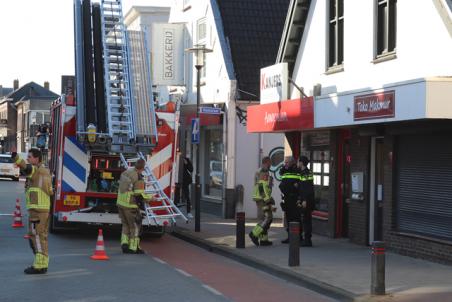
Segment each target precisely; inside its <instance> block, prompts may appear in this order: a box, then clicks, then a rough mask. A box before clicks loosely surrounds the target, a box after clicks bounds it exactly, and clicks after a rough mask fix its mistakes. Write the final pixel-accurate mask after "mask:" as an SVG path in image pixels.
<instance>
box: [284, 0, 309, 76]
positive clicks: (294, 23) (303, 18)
mask: <svg viewBox="0 0 452 302" xmlns="http://www.w3.org/2000/svg"><path fill="white" fill-rule="evenodd" d="M310 5H311V0H291V1H290V6H289V13H288V14H287V19H286V24H285V25H284V32H283V34H282V38H281V43H280V45H279V51H278V58H277V63H282V62H287V64H288V67H289V77H292V73H293V69H294V66H295V60H296V59H297V55H298V49H299V47H300V44H301V39H302V38H303V33H304V29H305V27H306V22H307V19H308V14H309V7H310Z"/></svg>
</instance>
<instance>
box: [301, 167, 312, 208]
mask: <svg viewBox="0 0 452 302" xmlns="http://www.w3.org/2000/svg"><path fill="white" fill-rule="evenodd" d="M300 199H301V200H305V201H306V203H307V207H308V208H310V209H314V206H315V204H314V203H315V200H314V176H313V174H312V172H311V170H309V169H308V168H306V169H304V170H302V171H301V172H300Z"/></svg>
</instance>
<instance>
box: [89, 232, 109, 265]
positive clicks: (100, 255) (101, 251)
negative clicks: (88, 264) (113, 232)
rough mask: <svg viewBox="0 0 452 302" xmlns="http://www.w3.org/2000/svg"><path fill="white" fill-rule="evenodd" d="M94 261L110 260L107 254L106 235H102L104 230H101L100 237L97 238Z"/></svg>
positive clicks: (92, 257)
mask: <svg viewBox="0 0 452 302" xmlns="http://www.w3.org/2000/svg"><path fill="white" fill-rule="evenodd" d="M91 259H93V260H108V259H109V257H108V256H107V254H106V253H105V246H104V235H102V229H99V235H98V236H97V243H96V250H95V251H94V255H92V256H91Z"/></svg>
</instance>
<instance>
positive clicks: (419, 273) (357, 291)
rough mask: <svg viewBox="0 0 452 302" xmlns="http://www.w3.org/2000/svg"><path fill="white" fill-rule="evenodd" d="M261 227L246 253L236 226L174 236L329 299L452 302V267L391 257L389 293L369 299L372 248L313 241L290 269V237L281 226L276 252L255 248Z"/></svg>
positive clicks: (223, 224) (216, 221)
mask: <svg viewBox="0 0 452 302" xmlns="http://www.w3.org/2000/svg"><path fill="white" fill-rule="evenodd" d="M255 224H256V221H252V220H249V219H248V220H247V222H246V232H247V233H246V247H245V249H236V248H235V227H236V226H235V220H232V219H221V218H218V217H213V216H209V215H208V214H203V218H202V221H201V232H199V233H196V232H194V221H191V222H190V223H188V224H180V225H178V226H177V227H175V228H174V230H173V235H174V236H176V237H179V238H181V239H184V240H187V241H189V242H191V243H194V244H197V245H199V246H201V247H203V248H206V249H208V250H210V251H212V252H215V253H218V254H221V255H224V256H227V257H230V258H233V259H235V260H238V261H240V262H242V263H244V264H247V265H250V266H253V267H255V268H257V269H260V270H263V271H266V272H268V273H270V274H273V275H277V276H278V277H281V278H284V279H286V280H288V281H291V282H295V283H298V284H300V285H302V286H305V287H308V288H311V289H313V290H317V291H319V292H322V293H326V294H329V295H331V296H333V297H335V298H337V299H338V300H343V301H385V302H386V301H452V284H451V280H452V267H450V266H447V265H441V264H437V263H432V262H429V261H425V260H420V259H414V258H411V257H406V256H401V255H398V254H395V253H391V252H387V253H386V292H387V293H388V295H386V296H383V297H370V296H369V293H370V260H371V253H370V247H365V246H359V245H355V244H352V243H349V241H348V240H347V239H331V238H327V237H323V236H316V235H314V236H313V238H312V240H313V244H314V247H312V248H309V247H303V248H301V249H300V266H299V267H289V266H288V253H289V252H288V245H286V244H281V240H282V239H285V238H286V232H285V229H284V227H283V225H282V222H281V220H276V221H275V222H274V223H273V224H272V227H271V229H270V232H269V237H270V240H272V241H273V246H270V247H256V246H254V245H253V243H252V242H251V240H250V239H249V237H248V233H249V232H250V231H251V229H252V227H253V226H254V225H255Z"/></svg>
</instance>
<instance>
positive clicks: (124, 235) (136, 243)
mask: <svg viewBox="0 0 452 302" xmlns="http://www.w3.org/2000/svg"><path fill="white" fill-rule="evenodd" d="M145 165H146V162H145V161H144V160H143V159H139V160H138V161H137V162H136V163H135V167H133V168H129V169H127V170H126V171H124V172H123V173H122V174H121V177H120V179H119V192H118V199H117V201H116V204H117V206H118V212H119V218H120V219H121V222H122V232H121V248H122V252H123V253H125V254H143V253H144V252H143V251H142V250H141V249H140V237H139V236H140V232H141V222H142V218H141V211H140V207H139V204H141V203H142V201H143V199H150V197H151V196H149V195H147V194H144V181H143V176H142V173H143V171H144V167H145Z"/></svg>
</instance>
